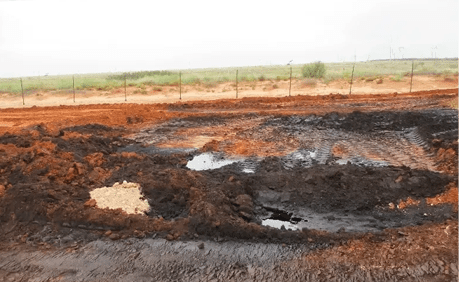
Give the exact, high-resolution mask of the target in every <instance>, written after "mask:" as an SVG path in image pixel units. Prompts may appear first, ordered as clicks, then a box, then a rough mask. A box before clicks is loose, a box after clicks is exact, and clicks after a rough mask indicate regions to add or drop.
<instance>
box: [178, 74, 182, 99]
mask: <svg viewBox="0 0 459 282" xmlns="http://www.w3.org/2000/svg"><path fill="white" fill-rule="evenodd" d="M179 85H180V86H179V87H180V100H182V72H179Z"/></svg>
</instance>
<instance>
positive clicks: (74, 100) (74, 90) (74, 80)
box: [73, 75, 75, 103]
mask: <svg viewBox="0 0 459 282" xmlns="http://www.w3.org/2000/svg"><path fill="white" fill-rule="evenodd" d="M73 103H75V75H73Z"/></svg>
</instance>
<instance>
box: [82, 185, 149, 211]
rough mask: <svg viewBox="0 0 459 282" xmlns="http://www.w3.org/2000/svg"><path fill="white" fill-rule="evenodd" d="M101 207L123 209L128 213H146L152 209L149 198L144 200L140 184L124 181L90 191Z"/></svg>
mask: <svg viewBox="0 0 459 282" xmlns="http://www.w3.org/2000/svg"><path fill="white" fill-rule="evenodd" d="M89 194H90V195H91V199H94V200H96V202H97V207H98V208H100V209H104V208H109V209H122V210H123V211H125V212H126V213H128V214H144V212H148V211H149V210H150V205H149V204H148V201H147V200H142V199H141V198H142V197H143V195H142V193H141V192H140V185H139V184H137V183H130V182H126V181H124V182H123V183H122V184H119V183H118V182H116V183H115V184H114V185H113V186H111V187H102V188H97V189H94V190H92V191H91V192H89Z"/></svg>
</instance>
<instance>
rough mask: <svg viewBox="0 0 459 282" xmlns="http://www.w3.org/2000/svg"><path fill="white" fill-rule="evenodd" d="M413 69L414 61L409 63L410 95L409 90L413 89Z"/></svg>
mask: <svg viewBox="0 0 459 282" xmlns="http://www.w3.org/2000/svg"><path fill="white" fill-rule="evenodd" d="M413 69H414V61H411V82H410V93H411V88H412V87H413Z"/></svg>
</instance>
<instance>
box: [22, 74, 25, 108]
mask: <svg viewBox="0 0 459 282" xmlns="http://www.w3.org/2000/svg"><path fill="white" fill-rule="evenodd" d="M21 93H22V105H25V103H24V88H23V87H22V77H21Z"/></svg>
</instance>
